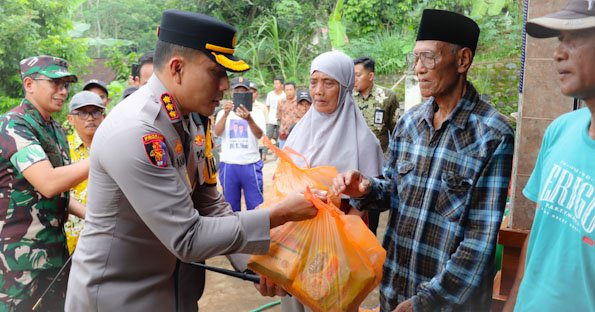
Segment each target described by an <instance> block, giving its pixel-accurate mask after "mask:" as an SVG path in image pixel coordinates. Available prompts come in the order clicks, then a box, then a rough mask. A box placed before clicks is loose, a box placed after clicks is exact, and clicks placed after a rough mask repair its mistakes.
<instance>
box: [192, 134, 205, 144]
mask: <svg viewBox="0 0 595 312" xmlns="http://www.w3.org/2000/svg"><path fill="white" fill-rule="evenodd" d="M194 144H196V145H197V146H203V145H204V144H205V136H204V135H202V134H197V135H196V136H195V137H194Z"/></svg>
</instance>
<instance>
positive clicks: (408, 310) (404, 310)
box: [393, 299, 413, 312]
mask: <svg viewBox="0 0 595 312" xmlns="http://www.w3.org/2000/svg"><path fill="white" fill-rule="evenodd" d="M393 312H413V302H412V301H411V299H407V300H405V301H403V302H401V303H400V304H399V305H398V306H397V307H396V308H395V309H394V310H393Z"/></svg>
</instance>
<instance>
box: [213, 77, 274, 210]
mask: <svg viewBox="0 0 595 312" xmlns="http://www.w3.org/2000/svg"><path fill="white" fill-rule="evenodd" d="M231 93H232V96H233V95H234V94H235V93H238V94H237V95H240V94H241V93H251V91H250V81H248V79H246V78H244V77H236V78H234V79H233V80H232V81H231ZM239 98H241V97H240V96H234V99H239ZM245 98H246V99H248V98H250V99H251V98H252V97H251V96H250V97H245ZM240 101H241V100H235V101H227V103H225V106H224V107H223V110H221V111H219V113H218V114H217V119H216V121H215V135H217V136H219V137H221V162H220V167H219V182H221V186H222V188H223V195H224V196H225V200H226V201H227V202H229V203H230V204H231V207H232V209H233V211H240V210H241V208H242V207H241V196H242V190H243V191H244V200H245V202H246V208H247V209H248V210H252V209H254V208H255V207H256V206H258V205H259V204H261V203H262V202H263V197H262V191H263V184H262V166H263V162H262V160H261V159H260V153H259V150H258V139H260V137H262V134H263V131H262V129H265V125H266V124H265V118H264V113H263V112H262V111H261V110H260V109H257V108H254V109H253V110H251V111H250V110H249V109H247V108H251V107H252V103H240ZM244 101H245V100H244ZM234 126H235V129H241V128H243V129H249V131H244V132H243V134H242V133H239V132H234Z"/></svg>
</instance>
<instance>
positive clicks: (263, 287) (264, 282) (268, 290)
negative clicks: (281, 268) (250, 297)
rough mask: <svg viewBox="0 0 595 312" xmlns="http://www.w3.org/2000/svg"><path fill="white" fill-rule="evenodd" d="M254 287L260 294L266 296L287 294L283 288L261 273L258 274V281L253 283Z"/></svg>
mask: <svg viewBox="0 0 595 312" xmlns="http://www.w3.org/2000/svg"><path fill="white" fill-rule="evenodd" d="M259 275H260V274H259ZM254 287H255V288H256V290H258V292H259V293H260V294H261V295H263V296H266V297H274V296H280V297H283V296H285V295H287V292H286V291H285V290H284V289H283V288H281V287H279V286H278V285H277V284H275V283H273V281H271V280H269V279H268V278H266V277H264V276H262V275H260V283H259V284H256V283H255V284H254Z"/></svg>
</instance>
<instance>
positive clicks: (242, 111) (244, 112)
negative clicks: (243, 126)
mask: <svg viewBox="0 0 595 312" xmlns="http://www.w3.org/2000/svg"><path fill="white" fill-rule="evenodd" d="M236 115H238V116H239V117H240V118H243V119H245V120H249V119H250V112H249V111H248V110H247V109H246V108H245V107H244V105H243V104H240V106H239V107H238V108H236Z"/></svg>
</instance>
